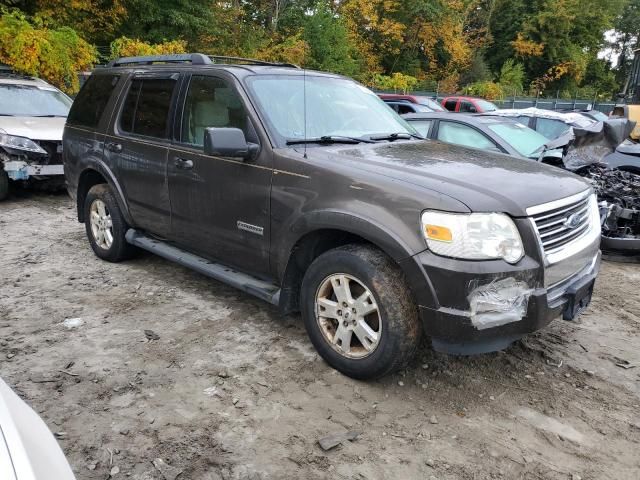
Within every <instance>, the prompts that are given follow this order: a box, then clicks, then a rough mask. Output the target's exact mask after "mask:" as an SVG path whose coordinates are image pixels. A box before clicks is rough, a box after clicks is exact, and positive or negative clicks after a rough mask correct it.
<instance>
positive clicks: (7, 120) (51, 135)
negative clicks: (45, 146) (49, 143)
mask: <svg viewBox="0 0 640 480" xmlns="http://www.w3.org/2000/svg"><path fill="white" fill-rule="evenodd" d="M66 121H67V119H66V117H4V116H2V117H0V129H2V130H4V131H5V132H7V133H8V134H9V135H15V136H17V137H26V138H30V139H31V140H54V141H56V140H57V141H62V131H63V130H64V124H65V122H66Z"/></svg>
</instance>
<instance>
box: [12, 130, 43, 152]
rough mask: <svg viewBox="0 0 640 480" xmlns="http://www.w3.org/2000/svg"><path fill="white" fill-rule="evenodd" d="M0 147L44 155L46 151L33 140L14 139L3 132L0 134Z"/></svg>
mask: <svg viewBox="0 0 640 480" xmlns="http://www.w3.org/2000/svg"><path fill="white" fill-rule="evenodd" d="M0 147H6V148H13V149H14V150H24V151H25V152H34V153H44V154H46V153H47V151H46V150H45V149H44V148H42V147H41V146H40V145H38V144H37V143H36V142H34V141H33V140H29V139H28V138H25V137H16V136H15V135H9V134H6V133H4V132H0Z"/></svg>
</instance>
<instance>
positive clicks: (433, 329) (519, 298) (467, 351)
mask: <svg viewBox="0 0 640 480" xmlns="http://www.w3.org/2000/svg"><path fill="white" fill-rule="evenodd" d="M590 251H591V255H590V256H589V258H587V259H585V258H584V255H583V256H582V257H581V259H580V260H581V262H582V263H581V264H580V267H579V269H578V270H577V271H574V273H573V274H571V275H569V276H567V277H566V278H565V279H564V280H562V281H560V282H556V283H555V284H553V285H551V286H549V287H546V286H545V280H544V274H545V269H544V268H543V267H542V266H541V265H540V263H539V262H538V261H537V260H535V259H533V258H531V257H525V258H524V259H523V260H522V261H521V262H519V264H518V266H511V267H508V268H507V269H505V263H504V262H501V261H490V262H469V261H460V260H454V259H446V258H442V257H438V256H436V255H433V254H432V253H430V252H428V251H425V252H423V253H421V254H418V255H416V256H415V257H413V259H414V261H416V263H417V264H418V266H419V267H420V269H421V270H422V271H423V274H424V276H425V278H428V279H429V285H430V287H431V289H432V292H433V294H434V295H435V297H436V298H437V303H436V305H433V306H427V305H425V304H424V303H426V302H419V303H420V307H419V308H420V316H421V319H422V323H423V328H424V331H425V333H426V334H427V335H429V336H430V337H431V340H432V344H433V348H434V349H435V350H436V351H439V352H444V353H450V354H457V355H471V354H478V353H487V352H493V351H497V350H502V349H504V348H506V347H508V346H509V345H510V344H511V343H513V342H514V341H516V340H518V339H520V338H522V337H523V336H525V335H526V334H529V333H532V332H535V331H537V330H539V329H541V328H543V327H545V326H546V325H547V324H549V323H550V322H551V321H552V320H554V319H556V318H558V317H563V318H564V319H566V320H572V319H573V318H575V317H576V316H577V315H578V314H579V313H580V312H581V311H582V310H583V309H584V308H585V307H586V306H587V305H588V304H589V301H590V299H591V293H592V291H593V285H594V283H595V278H596V275H597V273H598V270H599V267H600V258H601V254H600V251H599V250H598V249H597V244H595V247H594V248H593V249H590ZM570 260H571V259H570ZM436 286H438V287H436ZM458 286H463V288H459V287H458Z"/></svg>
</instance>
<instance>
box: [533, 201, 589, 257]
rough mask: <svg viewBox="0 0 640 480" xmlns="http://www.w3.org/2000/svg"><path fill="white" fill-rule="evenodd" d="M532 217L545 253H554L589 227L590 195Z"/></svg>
mask: <svg viewBox="0 0 640 480" xmlns="http://www.w3.org/2000/svg"><path fill="white" fill-rule="evenodd" d="M532 218H533V221H534V223H535V226H536V230H537V231H538V236H539V238H540V242H541V243H542V247H543V248H544V251H545V253H547V254H548V253H553V252H555V251H557V250H559V249H561V248H562V247H563V246H564V245H566V244H568V243H570V242H572V241H573V240H575V239H576V238H578V237H580V236H581V235H582V234H583V233H585V232H586V231H587V230H588V229H589V196H588V195H587V196H586V197H584V198H582V199H579V200H577V201H573V202H572V203H568V204H565V205H562V206H560V207H557V208H553V209H551V210H547V211H544V212H540V213H537V214H535V215H532Z"/></svg>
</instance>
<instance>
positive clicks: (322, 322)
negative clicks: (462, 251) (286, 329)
mask: <svg viewBox="0 0 640 480" xmlns="http://www.w3.org/2000/svg"><path fill="white" fill-rule="evenodd" d="M301 305H302V316H303V319H304V323H305V327H306V329H307V332H308V334H309V337H310V338H311V342H312V343H313V345H314V346H315V347H316V349H317V350H318V353H319V354H320V355H321V356H322V358H324V359H325V360H326V361H327V363H329V365H331V366H332V367H334V368H335V369H337V370H339V371H340V372H342V373H344V374H345V375H348V376H350V377H353V378H358V379H370V378H377V377H381V376H383V375H386V374H388V373H390V372H393V371H394V370H397V369H399V368H400V367H402V366H403V365H404V364H406V362H407V361H408V360H409V359H410V358H411V357H412V356H413V354H414V352H415V350H416V348H417V346H418V343H419V341H420V337H421V333H422V330H421V327H420V323H419V320H418V311H417V307H416V305H415V303H414V302H413V299H412V297H411V293H410V291H409V288H408V286H407V283H406V281H405V279H404V276H403V274H402V271H401V270H400V269H399V268H398V266H397V265H396V264H395V263H394V262H393V261H392V260H391V259H390V258H389V257H387V256H386V255H385V254H384V253H383V252H381V251H380V250H378V249H377V248H374V247H370V246H362V245H347V246H344V247H340V248H336V249H333V250H330V251H328V252H326V253H324V254H322V255H320V256H319V257H318V258H317V259H316V260H315V261H314V262H313V263H312V264H311V266H310V267H309V269H308V270H307V272H306V274H305V276H304V279H303V282H302V291H301Z"/></svg>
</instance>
